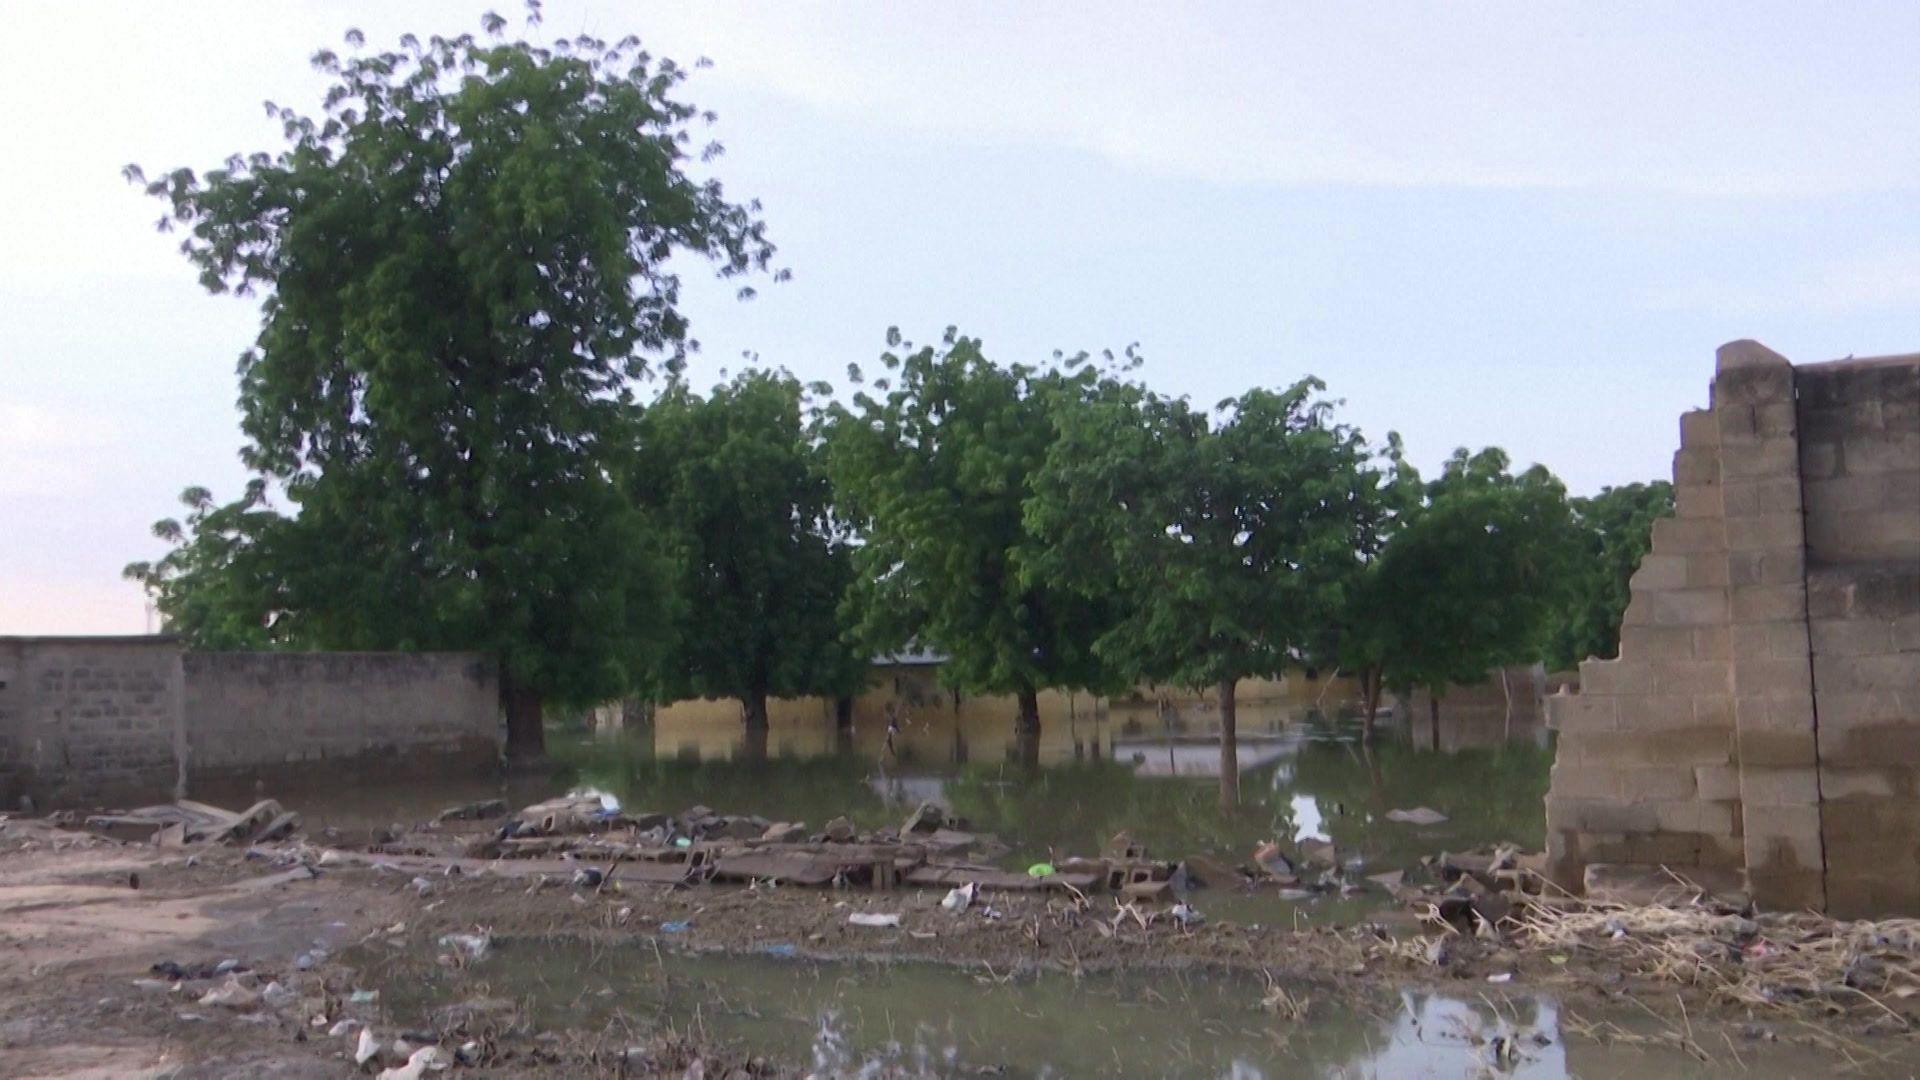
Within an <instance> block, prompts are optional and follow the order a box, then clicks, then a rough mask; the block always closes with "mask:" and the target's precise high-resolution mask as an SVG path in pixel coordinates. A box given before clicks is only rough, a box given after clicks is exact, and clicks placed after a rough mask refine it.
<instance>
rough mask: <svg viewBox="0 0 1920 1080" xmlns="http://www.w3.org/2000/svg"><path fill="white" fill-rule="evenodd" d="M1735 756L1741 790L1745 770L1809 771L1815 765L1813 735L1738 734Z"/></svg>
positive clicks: (1806, 732)
mask: <svg viewBox="0 0 1920 1080" xmlns="http://www.w3.org/2000/svg"><path fill="white" fill-rule="evenodd" d="M1739 734H1740V737H1739V741H1738V743H1737V744H1736V753H1737V754H1738V755H1739V761H1740V774H1741V787H1742V790H1744V789H1745V785H1746V774H1747V772H1748V771H1749V770H1753V769H1765V768H1798V769H1812V768H1814V767H1815V766H1816V765H1818V764H1819V760H1820V759H1819V755H1818V753H1817V748H1816V746H1815V744H1814V737H1813V732H1812V731H1811V730H1809V731H1750V730H1748V729H1746V728H1742V729H1741V730H1740V733H1739Z"/></svg>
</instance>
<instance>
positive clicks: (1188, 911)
mask: <svg viewBox="0 0 1920 1080" xmlns="http://www.w3.org/2000/svg"><path fill="white" fill-rule="evenodd" d="M1173 921H1174V922H1177V923H1179V924H1180V925H1181V926H1185V927H1195V926H1199V925H1200V924H1201V923H1204V922H1206V921H1207V917H1206V916H1205V915H1202V914H1200V912H1199V911H1198V910H1197V909H1195V908H1194V906H1193V905H1192V904H1189V903H1187V902H1186V901H1184V900H1183V901H1181V902H1180V903H1178V904H1175V905H1173Z"/></svg>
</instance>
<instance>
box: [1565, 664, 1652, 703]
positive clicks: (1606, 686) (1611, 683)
mask: <svg viewBox="0 0 1920 1080" xmlns="http://www.w3.org/2000/svg"><path fill="white" fill-rule="evenodd" d="M1652 690H1653V668H1652V666H1651V664H1650V663H1649V662H1647V661H1637V660H1627V659H1620V660H1582V661H1581V662H1580V696H1582V697H1585V696H1587V695H1588V694H1645V693H1650V692H1651V691H1652Z"/></svg>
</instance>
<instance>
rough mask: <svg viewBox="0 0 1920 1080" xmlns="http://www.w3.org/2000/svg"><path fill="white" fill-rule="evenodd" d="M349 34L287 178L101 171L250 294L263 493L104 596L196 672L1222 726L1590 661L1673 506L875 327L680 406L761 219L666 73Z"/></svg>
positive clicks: (249, 358)
mask: <svg viewBox="0 0 1920 1080" xmlns="http://www.w3.org/2000/svg"><path fill="white" fill-rule="evenodd" d="M348 41H349V45H350V47H351V49H352V55H351V56H350V57H348V58H344V59H343V58H342V57H341V56H339V55H338V54H335V53H333V52H331V51H323V52H322V53H320V54H318V55H317V56H316V58H315V64H316V65H317V66H318V67H319V68H320V69H321V70H322V71H324V72H326V73H327V74H328V75H329V76H331V77H332V78H333V79H334V85H333V88H332V89H331V90H330V92H329V93H328V95H327V97H326V101H325V104H324V107H323V110H322V112H321V114H319V115H318V116H313V117H309V116H304V115H301V114H298V113H295V112H294V111H293V110H290V109H285V108H281V107H278V106H272V105H269V107H268V109H269V112H270V114H271V115H273V116H274V117H275V118H276V119H277V120H279V121H280V122H281V125H282V127H283V129H284V133H285V136H286V139H287V143H288V145H287V147H286V148H285V149H283V150H282V151H281V152H280V153H278V154H275V155H267V154H255V155H252V156H250V157H244V158H242V157H238V156H236V157H234V158H232V159H230V160H229V161H228V162H227V163H226V164H225V165H224V166H223V167H222V168H220V169H216V170H213V171H210V172H208V173H206V174H205V175H196V174H195V173H193V172H191V171H189V170H175V171H173V172H169V173H167V174H165V175H163V176H160V177H159V178H157V179H154V180H151V181H149V180H148V179H147V178H146V177H145V176H144V175H143V174H142V173H141V172H140V171H139V170H137V169H132V168H130V169H129V178H130V179H133V180H135V181H136V182H139V183H142V184H144V185H145V186H146V188H147V190H148V191H149V192H150V193H151V194H153V195H155V196H157V197H159V198H161V199H162V200H164V201H165V203H166V204H167V214H166V216H165V217H164V218H163V219H162V226H163V228H176V229H183V230H184V231H185V234H186V235H185V238H184V240H183V242H182V245H181V246H182V250H183V251H184V252H185V253H186V255H187V256H188V258H189V259H191V260H192V261H193V262H194V264H195V265H197V266H198V268H199V269H200V274H201V280H202V281H203V283H204V284H205V285H206V286H207V287H208V288H209V289H211V290H213V291H216V292H219V291H225V290H234V291H237V292H240V293H243V294H244V293H248V292H252V291H254V290H260V291H261V292H263V293H264V294H265V296H264V299H263V302H262V305H261V307H262V318H261V329H260V333H259V336H258V338H257V339H256V341H255V343H254V345H253V347H252V348H250V349H249V350H248V351H247V353H246V354H245V355H244V356H243V357H242V359H241V362H240V370H239V374H240V407H241V414H242V428H243V432H244V434H245V436H246V439H247V443H246V446H245V449H244V450H243V452H242V457H243V460H244V461H245V462H246V463H247V465H248V466H249V467H250V468H252V469H253V470H254V471H255V473H256V474H257V475H256V477H255V478H254V479H253V480H252V481H251V482H250V483H249V485H248V487H247V489H246V490H245V492H244V493H243V494H242V496H241V497H240V498H239V499H238V500H236V501H234V502H231V503H226V504H222V503H219V502H217V501H215V500H214V499H213V497H212V495H211V493H210V492H207V491H205V490H204V489H198V488H196V489H190V490H189V491H188V492H187V494H186V498H185V501H186V502H187V504H188V513H187V514H186V516H185V519H184V521H171V520H170V521H166V522H162V523H160V525H159V526H158V527H157V532H158V533H159V535H160V536H161V537H162V538H163V539H165V540H167V541H168V542H170V543H171V544H172V545H173V547H172V549H171V550H170V551H169V552H168V553H167V554H166V555H165V556H164V557H162V558H161V559H159V560H158V561H155V562H151V563H137V564H134V565H133V566H130V567H129V568H128V573H129V575H130V576H132V577H134V578H136V579H138V580H140V581H141V582H143V583H144V584H145V585H146V586H147V588H148V589H149V590H151V592H152V593H153V595H154V597H155V599H156V602H157V604H158V607H159V608H160V610H161V612H162V613H163V614H164V616H165V617H166V620H167V625H168V627H169V628H170V629H171V630H173V631H175V632H178V633H181V634H182V635H184V636H186V637H187V638H188V639H189V640H190V641H192V642H194V643H195V644H198V645H201V646H205V647H214V648H233V647H289V648H292V647H298V648H362V649H432V648H458V649H479V650H485V651H488V652H492V653H494V654H496V655H498V656H499V657H500V658H501V662H502V675H503V699H504V704H505V707H506V712H507V716H508V722H509V723H508V727H509V749H510V752H512V753H514V754H516V755H523V756H533V755H537V754H538V753H539V751H540V749H541V746H542V742H541V740H542V735H541V723H540V718H541V715H542V712H543V710H544V708H545V707H546V706H548V705H550V704H584V703H589V702H595V701H600V700H605V699H608V698H612V697H616V696H621V695H626V694H633V693H640V694H645V695H648V696H651V697H654V698H656V699H674V698H679V697H683V696H689V695H696V694H697V695H708V696H730V697H738V698H739V699H740V700H741V701H742V702H743V709H744V714H745V716H746V720H747V724H748V728H749V731H750V732H753V733H757V734H758V737H759V739H760V741H761V745H764V733H765V728H766V716H767V710H766V702H767V699H768V698H769V697H772V696H781V695H796V694H809V693H820V694H829V695H844V694H847V693H850V692H852V691H853V690H854V689H856V688H857V687H858V686H859V685H860V684H861V683H862V681H863V679H864V665H865V658H866V657H868V656H870V655H872V654H873V653H875V652H880V651H885V650H889V649H894V648H898V647H900V646H902V645H905V644H907V643H908V642H915V643H918V644H919V645H921V646H924V647H928V648H933V649H938V650H940V651H942V652H944V653H946V654H947V655H948V656H949V657H950V658H951V659H950V661H949V663H948V664H947V665H946V667H945V668H944V670H943V674H944V676H945V678H946V679H947V680H948V681H949V682H950V683H951V684H952V685H953V686H954V687H955V688H956V689H959V690H963V691H967V692H972V693H994V694H1007V695H1011V696H1013V697H1014V698H1015V699H1017V701H1018V716H1017V719H1016V722H1017V724H1018V729H1019V732H1020V733H1021V735H1022V736H1023V737H1024V738H1023V741H1025V742H1026V743H1028V744H1029V745H1030V746H1037V741H1036V737H1037V734H1038V724H1039V714H1038V703H1037V695H1038V693H1039V691H1040V690H1041V689H1043V688H1048V687H1070V688H1085V689H1092V690H1111V689H1116V688H1119V687H1122V686H1125V685H1129V684H1133V683H1136V682H1138V681H1141V680H1148V681H1153V682H1159V683H1171V684H1180V685H1187V686H1202V685H1204V686H1209V687H1216V688H1218V690H1219V691H1220V693H1221V700H1222V704H1223V707H1224V711H1225V715H1226V717H1227V718H1228V725H1227V726H1228V731H1229V735H1230V734H1231V718H1232V701H1233V688H1234V686H1235V684H1236V683H1237V682H1238V681H1240V680H1242V679H1246V678H1250V677H1256V676H1267V675H1275V674H1278V673H1279V672H1281V671H1283V670H1285V669H1286V668H1288V667H1290V666H1293V665H1296V664H1301V663H1309V662H1311V663H1319V664H1321V665H1323V666H1332V665H1338V666H1339V667H1341V668H1343V669H1344V670H1347V671H1350V672H1354V673H1356V674H1358V675H1359V676H1360V677H1361V678H1362V680H1363V681H1364V683H1365V685H1366V686H1367V688H1368V694H1369V703H1370V704H1371V703H1372V702H1374V701H1377V698H1378V695H1379V693H1380V692H1381V690H1382V689H1383V688H1408V687H1412V686H1416V685H1420V686H1428V687H1432V688H1434V690H1435V691H1436V697H1437V695H1438V693H1439V692H1440V691H1442V690H1444V687H1445V686H1446V685H1447V684H1448V683H1449V682H1452V681H1462V680H1466V679H1470V678H1477V677H1479V676H1480V675H1481V674H1483V673H1484V672H1485V671H1486V670H1487V669H1488V668H1489V667H1490V666H1492V665H1495V664H1501V663H1511V662H1517V661H1525V660H1532V659H1537V658H1542V657H1545V658H1549V659H1552V660H1555V661H1556V662H1564V661H1565V660H1568V659H1572V658H1574V657H1576V656H1577V654H1579V653H1580V652H1581V651H1582V650H1589V649H1590V650H1592V651H1600V652H1604V651H1606V647H1607V646H1608V644H1609V642H1610V639H1611V635H1612V634H1613V633H1614V632H1615V631H1614V629H1613V628H1614V627H1616V626H1617V623H1618V619H1619V613H1620V610H1621V609H1622V608H1623V607H1624V581H1625V575H1626V574H1627V573H1628V572H1630V570H1631V567H1632V566H1633V565H1634V564H1635V563H1636V562H1637V560H1638V555H1639V553H1640V550H1641V549H1642V548H1643V547H1644V543H1645V536H1644V533H1645V530H1646V527H1647V523H1648V520H1649V515H1652V514H1655V513H1658V512H1659V511H1660V508H1661V506H1662V505H1664V503H1666V502H1670V493H1669V492H1667V491H1666V490H1665V488H1664V485H1653V486H1648V487H1645V488H1640V487H1637V486H1636V487H1635V488H1633V489H1623V490H1621V491H1613V492H1608V493H1606V494H1603V495H1602V496H1601V497H1600V498H1599V499H1596V500H1592V501H1588V502H1583V501H1581V500H1569V499H1567V498H1566V496H1565V492H1564V489H1563V488H1562V486H1561V485H1560V484H1559V483H1558V482H1557V481H1556V480H1554V479H1553V477H1552V476H1551V475H1549V474H1548V473H1547V472H1546V471H1545V470H1544V469H1540V468H1534V469H1531V470H1529V471H1526V472H1523V473H1519V474H1514V473H1512V472H1511V471H1510V469H1509V466H1508V462H1507V459H1506V457H1505V455H1504V454H1502V453H1500V452H1499V451H1497V450H1486V451H1482V452H1480V453H1478V454H1471V455H1469V454H1467V453H1465V452H1464V451H1463V452H1461V453H1460V454H1458V455H1456V456H1455V458H1454V459H1452V460H1451V461H1449V462H1448V463H1447V464H1446V466H1445V468H1444V469H1443V470H1442V472H1441V474H1440V475H1439V476H1437V477H1435V478H1433V479H1432V480H1430V481H1428V480H1423V479H1422V478H1421V477H1420V476H1419V475H1418V474H1417V473H1416V472H1415V471H1414V470H1413V469H1412V468H1411V467H1410V466H1409V465H1408V464H1407V462H1406V460H1405V458H1404V455H1403V454H1402V453H1401V448H1400V446H1399V443H1398V441H1397V440H1396V439H1393V438H1391V437H1389V439H1388V440H1387V442H1386V443H1385V445H1384V446H1381V447H1376V446H1373V445H1371V444H1369V443H1368V442H1366V441H1365V440H1364V439H1363V438H1362V436H1361V435H1360V433H1359V432H1357V431H1355V430H1353V429H1352V428H1351V427H1350V426H1349V425H1347V424H1345V423H1343V422H1342V421H1341V420H1340V419H1339V418H1338V416H1337V411H1336V407H1335V403H1334V402H1332V401H1330V400H1328V399H1326V398H1325V397H1324V396H1323V391H1324V387H1323V386H1322V385H1321V384H1320V383H1319V382H1317V381H1315V380H1312V379H1307V380H1303V381H1301V382H1299V383H1297V384H1295V385H1293V386H1290V387H1287V388H1285V389H1281V390H1265V389H1261V390H1253V391H1249V392H1248V393H1246V394H1244V395H1242V396H1240V397H1239V398H1236V399H1233V400H1232V401H1228V402H1223V403H1221V404H1220V405H1219V406H1217V407H1215V408H1203V407H1198V406H1195V405H1193V404H1192V403H1190V402H1188V401H1186V400H1185V399H1182V398H1174V397H1166V396H1163V395H1159V394H1156V393H1153V392H1151V391H1150V390H1149V389H1147V388H1146V387H1145V386H1144V385H1142V384H1141V383H1140V382H1138V381H1137V379H1136V378H1135V377H1134V375H1133V372H1134V371H1135V369H1136V367H1137V365H1138V358H1137V357H1135V356H1133V355H1131V354H1128V355H1126V356H1121V357H1111V356H1108V357H1101V358H1089V357H1084V356H1082V357H1074V358H1056V362H1054V363H1051V364H1046V365H1042V366H1037V367H1026V366H1020V365H1013V366H1003V365H997V364H994V363H992V362H990V361H989V360H988V358H987V357H986V356H985V355H984V354H983V352H982V349H981V345H980V343H979V342H978V341H976V340H973V339H970V338H966V337H963V336H960V335H959V334H957V333H953V332H949V333H948V334H947V336H946V337H945V338H944V340H942V341H941V342H940V343H939V344H937V345H931V346H919V347H915V346H913V345H911V344H910V343H907V342H905V341H902V340H900V339H899V338H898V336H897V335H894V336H893V337H892V338H891V339H890V341H889V350H888V352H887V353H886V355H885V357H884V359H883V364H884V368H885V371H884V372H883V373H881V374H879V375H878V376H877V377H875V378H873V379H872V380H870V381H869V380H866V379H865V378H863V377H862V375H861V373H860V372H859V371H858V369H857V368H856V369H853V370H851V371H850V372H849V375H850V379H851V381H852V383H853V384H854V388H853V391H852V392H851V393H850V394H849V395H848V396H846V397H844V398H835V397H834V396H833V395H832V393H831V391H830V389H829V388H827V387H824V386H818V385H816V386H808V387H803V386H801V385H800V384H799V383H797V382H796V381H795V380H794V379H793V378H792V377H790V376H788V375H786V374H784V373H781V372H775V371H768V370H763V369H754V370H750V371H749V372H747V373H746V374H742V375H740V376H738V377H737V378H734V379H732V380H731V381H729V382H727V383H725V384H724V385H721V386H719V387H716V388H714V389H713V390H712V391H711V392H708V393H705V394H702V393H699V392H696V391H695V390H694V389H693V388H692V387H691V386H690V385H689V384H688V383H687V381H686V380H685V378H684V375H683V371H684V360H685V357H686V355H687V353H688V352H689V351H690V350H691V349H692V348H693V347H694V346H693V343H692V342H691V340H690V338H689V336H688V326H687V322H686V320H685V319H684V318H683V317H682V316H681V314H680V312H679V308H678V303H679V290H680V281H679V278H678V277H677V275H676V273H675V272H674V269H673V268H674V267H684V266H685V265H687V264H688V260H689V259H690V258H705V259H707V260H709V261H710V262H711V263H712V264H713V265H714V266H715V267H716V268H717V271H718V272H719V273H720V274H721V275H722V276H723V277H738V276H742V275H749V274H770V275H772V276H775V277H778V276H780V272H778V271H775V270H774V269H773V266H772V259H773V256H774V248H773V246H772V244H771V243H770V242H769V241H768V240H767V238H766V234H765V227H764V224H763V222H762V221H761V220H760V216H759V210H758V207H757V206H755V205H753V204H751V203H746V204H741V203H736V202H733V201H730V200H729V199H728V198H727V197H726V195H725V193H724V191H723V189H722V188H721V186H720V185H719V184H718V183H717V182H714V181H711V180H696V179H694V178H693V177H692V176H691V175H690V171H691V169H692V159H693V156H695V155H699V156H702V157H705V158H709V159H710V158H712V157H713V156H715V155H717V154H718V152H719V148H718V147H717V145H714V144H707V145H706V146H704V147H702V148H701V149H698V150H696V149H695V148H694V146H695V142H696V140H695V135H694V132H695V129H696V128H698V127H699V126H700V125H702V124H703V123H705V122H707V120H708V119H710V118H709V117H708V116H707V115H706V114H703V113H700V112H699V111H698V110H696V109H695V108H694V107H693V106H691V105H689V104H687V103H685V102H684V101H682V100H680V99H679V98H678V96H677V94H678V87H679V86H680V84H681V82H682V80H683V79H684V77H685V73H684V71H683V70H682V69H681V68H679V67H678V66H676V65H674V64H673V63H672V62H671V61H668V60H664V59H660V58H656V57H652V56H650V55H649V54H648V53H646V52H645V51H643V50H642V49H641V48H640V45H639V42H638V41H636V40H633V39H628V40H625V41H621V42H618V43H611V44H610V43H607V42H604V41H600V40H597V39H593V38H590V37H580V38H574V39H568V40H563V41H559V42H555V43H552V44H550V45H536V44H532V43H530V42H527V41H524V40H518V41H508V40H506V38H505V35H504V26H503V24H502V23H501V22H500V21H499V20H493V19H490V20H489V22H488V25H487V34H486V35H485V36H483V37H481V38H476V37H474V36H471V35H463V36H460V37H455V38H440V37H435V38H432V39H430V40H429V41H427V42H424V43H423V42H421V41H419V40H417V39H415V38H413V37H411V36H408V37H405V38H403V39H402V40H401V46H400V48H399V49H398V50H395V51H389V52H379V53H368V52H364V51H363V49H362V46H361V43H360V41H359V38H358V35H355V34H350V35H349V38H348ZM662 373H663V374H664V375H665V382H664V385H663V387H662V389H661V390H660V391H659V392H658V393H657V394H656V395H655V396H654V397H653V398H652V399H651V400H650V401H646V402H644V403H643V402H642V401H640V400H639V399H638V398H637V397H636V396H635V393H634V388H635V386H636V385H638V384H639V383H640V382H642V381H643V380H645V379H646V378H648V377H649V376H655V375H659V374H662ZM1636 545H1638V547H1636ZM1371 711H1372V710H1371V709H1369V710H1368V712H1369V715H1371ZM1224 752H1225V753H1227V754H1229V755H1231V754H1232V753H1233V744H1232V740H1231V738H1230V737H1229V739H1227V740H1226V743H1225V750H1224ZM1223 776H1225V777H1228V778H1232V777H1234V776H1237V771H1236V770H1233V769H1231V768H1228V769H1223Z"/></svg>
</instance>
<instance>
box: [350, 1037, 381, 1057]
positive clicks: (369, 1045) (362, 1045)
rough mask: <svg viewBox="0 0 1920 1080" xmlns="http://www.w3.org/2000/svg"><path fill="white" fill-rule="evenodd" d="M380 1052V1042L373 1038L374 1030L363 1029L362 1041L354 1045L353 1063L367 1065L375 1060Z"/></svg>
mask: <svg viewBox="0 0 1920 1080" xmlns="http://www.w3.org/2000/svg"><path fill="white" fill-rule="evenodd" d="M379 1052H380V1040H379V1039H376V1038H374V1037H373V1029H372V1028H361V1029H360V1041H359V1042H358V1043H356V1044H354V1048H353V1063H354V1064H355V1065H365V1064H366V1063H367V1062H368V1061H370V1060H372V1059H373V1055H375V1054H377V1053H379Z"/></svg>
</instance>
